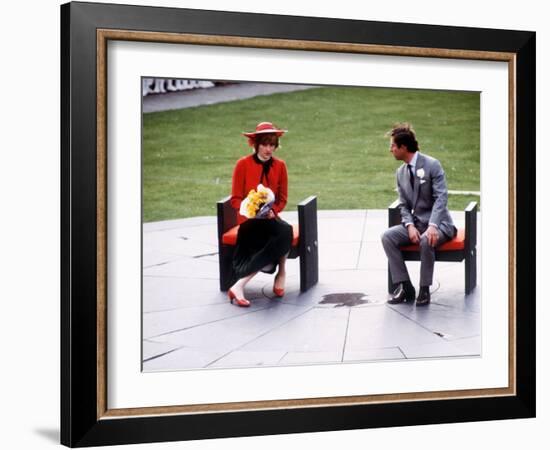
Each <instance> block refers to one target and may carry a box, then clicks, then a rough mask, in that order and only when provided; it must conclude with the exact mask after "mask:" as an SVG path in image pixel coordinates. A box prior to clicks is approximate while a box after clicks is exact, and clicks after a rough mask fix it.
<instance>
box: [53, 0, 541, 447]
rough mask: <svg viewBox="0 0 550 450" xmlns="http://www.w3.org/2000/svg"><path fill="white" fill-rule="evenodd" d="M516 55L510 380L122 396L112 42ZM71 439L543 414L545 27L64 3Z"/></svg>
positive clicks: (65, 342)
mask: <svg viewBox="0 0 550 450" xmlns="http://www.w3.org/2000/svg"><path fill="white" fill-rule="evenodd" d="M110 40H111V41H112V40H122V41H141V42H158V43H171V44H177V43H185V44H191V45H211V46H230V47H235V48H270V49H287V50H294V51H296V52H298V54H299V52H300V51H304V50H315V51H321V52H336V53H354V54H355V53H359V54H363V53H364V54H380V55H390V56H411V57H424V58H435V57H437V58H449V59H454V58H458V59H472V60H493V61H504V62H506V63H507V64H508V67H509V108H510V109H509V111H508V117H509V151H508V155H507V157H508V158H509V162H510V165H509V182H510V190H509V192H508V201H509V206H510V211H511V212H510V216H509V219H510V221H509V223H510V226H509V230H508V242H507V243H506V245H507V246H508V249H509V256H510V268H509V274H510V282H509V288H508V292H509V298H508V303H509V317H508V329H509V339H510V341H509V344H510V345H509V381H510V382H509V385H508V387H507V388H496V389H487V390H484V391H483V392H481V391H480V390H472V391H461V392H459V393H457V392H428V393H423V394H418V393H412V394H410V395H409V394H399V395H391V393H390V394H388V395H370V396H365V397H346V398H342V397H324V398H313V399H304V398H302V399H287V400H271V401H264V402H256V403H250V402H248V403H247V402H240V403H235V404H222V403H214V404H207V405H201V406H192V405H191V406H189V405H187V406H186V405H174V406H169V407H167V406H163V407H155V405H151V407H150V408H142V409H123V410H117V409H110V408H109V407H108V404H107V386H106V380H107V356H106V342H107V340H108V339H109V337H108V333H107V326H106V323H107V314H108V310H107V308H106V292H107V288H106V279H107V270H108V266H107V248H106V244H107V226H106V224H107V221H106V211H107V209H106V205H107V202H108V198H107V195H106V192H107V191H106V182H107V170H108V168H107V165H106V151H107V149H106V147H107V139H106V137H107V134H108V132H109V131H108V129H107V117H106V90H107V86H106V74H107V42H108V41H110ZM61 55H62V67H61V119H62V120H61V122H62V124H61V126H62V128H61V143H62V148H61V175H62V179H61V205H62V217H61V224H62V227H61V442H62V443H63V444H64V445H67V446H71V447H78V446H91V445H113V444H125V443H144V442H160V441H176V440H189V439H205V438H219V437H236V436H251V435H267V434H280V433H301V432H317V431H329V430H346V429H356V428H372V427H387V426H403V425H419V424H434V423H447V422H465V421H480V420H496V419H510V418H528V417H534V416H535V351H534V349H535V313H536V311H535V302H534V301H532V300H533V299H534V298H535V271H534V266H535V258H534V254H535V252H534V249H535V229H534V228H535V211H536V202H535V178H534V175H533V174H534V172H535V152H534V148H535V33H532V32H526V31H509V30H489V29H477V28H461V27H446V26H433V25H417V24H397V23H386V22H368V21H353V20H342V19H325V18H323V19H321V18H311V17H292V16H275V15H264V14H250V13H230V12H214V11H201V10H189V9H173V8H154V7H137V6H126V5H114V4H93V3H79V2H76V3H69V4H65V5H62V7H61Z"/></svg>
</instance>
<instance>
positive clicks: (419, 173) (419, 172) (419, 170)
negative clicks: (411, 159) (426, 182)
mask: <svg viewBox="0 0 550 450" xmlns="http://www.w3.org/2000/svg"><path fill="white" fill-rule="evenodd" d="M416 176H417V177H418V178H420V179H422V178H424V169H423V168H422V167H421V168H420V169H418V170H417V171H416Z"/></svg>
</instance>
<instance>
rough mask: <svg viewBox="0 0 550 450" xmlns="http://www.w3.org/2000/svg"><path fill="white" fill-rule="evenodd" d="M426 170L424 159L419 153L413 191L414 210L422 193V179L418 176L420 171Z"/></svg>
mask: <svg viewBox="0 0 550 450" xmlns="http://www.w3.org/2000/svg"><path fill="white" fill-rule="evenodd" d="M422 168H424V157H423V156H422V155H421V154H420V152H419V153H418V156H417V158H416V166H415V168H414V171H415V173H414V191H413V197H412V198H413V201H412V207H413V209H414V208H416V202H417V201H418V193H419V192H420V178H418V177H417V176H416V174H417V173H418V170H419V169H422Z"/></svg>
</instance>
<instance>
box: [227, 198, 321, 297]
mask: <svg viewBox="0 0 550 450" xmlns="http://www.w3.org/2000/svg"><path fill="white" fill-rule="evenodd" d="M230 199H231V197H230V196H228V197H226V198H224V199H222V200H220V201H219V202H218V203H217V211H218V251H219V265H220V290H221V291H227V290H228V289H229V288H230V287H231V284H232V282H234V281H235V280H232V261H233V252H234V249H235V244H236V242H237V232H238V230H239V225H237V211H235V209H233V207H232V206H231V204H230V202H229V200H230ZM292 228H293V239H292V247H291V249H290V253H289V255H288V257H289V258H290V259H293V258H298V257H299V258H300V291H301V292H305V291H307V290H308V289H309V288H310V287H312V286H313V285H315V284H316V283H317V282H318V281H319V249H318V239H317V197H315V196H311V197H308V198H306V199H305V200H304V201H302V202H301V203H299V204H298V225H293V227H292Z"/></svg>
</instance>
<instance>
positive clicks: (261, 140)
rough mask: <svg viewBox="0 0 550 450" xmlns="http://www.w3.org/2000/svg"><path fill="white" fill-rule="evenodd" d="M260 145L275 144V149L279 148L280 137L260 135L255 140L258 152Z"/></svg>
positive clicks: (273, 134) (269, 134) (268, 134)
mask: <svg viewBox="0 0 550 450" xmlns="http://www.w3.org/2000/svg"><path fill="white" fill-rule="evenodd" d="M260 144H274V145H275V148H277V147H279V136H277V135H276V134H275V133H263V134H262V133H260V134H257V135H256V136H255V138H254V151H255V152H257V151H258V147H259V146H260Z"/></svg>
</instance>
